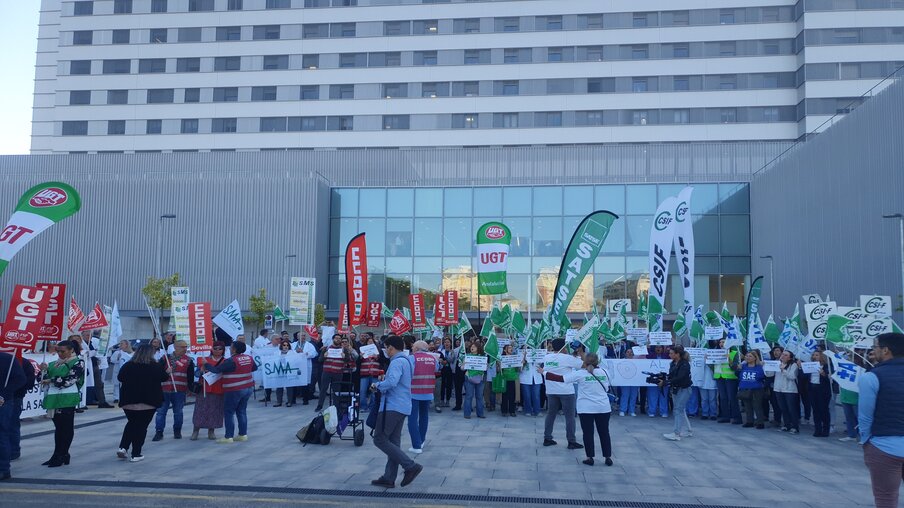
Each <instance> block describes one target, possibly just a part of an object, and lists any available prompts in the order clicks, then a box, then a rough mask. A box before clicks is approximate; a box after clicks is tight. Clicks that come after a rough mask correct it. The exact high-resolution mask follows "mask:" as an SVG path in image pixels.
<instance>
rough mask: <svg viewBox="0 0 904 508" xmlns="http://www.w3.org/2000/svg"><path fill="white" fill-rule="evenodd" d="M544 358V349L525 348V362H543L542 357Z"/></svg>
mask: <svg viewBox="0 0 904 508" xmlns="http://www.w3.org/2000/svg"><path fill="white" fill-rule="evenodd" d="M544 358H546V350H545V349H528V350H527V355H526V359H527V363H530V364H535V363H543V359H544Z"/></svg>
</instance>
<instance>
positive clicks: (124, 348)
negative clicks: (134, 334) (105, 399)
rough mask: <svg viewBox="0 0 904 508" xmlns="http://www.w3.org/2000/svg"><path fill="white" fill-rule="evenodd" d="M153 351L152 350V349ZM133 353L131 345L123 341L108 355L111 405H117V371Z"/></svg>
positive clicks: (118, 387) (118, 388) (118, 384)
mask: <svg viewBox="0 0 904 508" xmlns="http://www.w3.org/2000/svg"><path fill="white" fill-rule="evenodd" d="M152 351H153V348H152ZM134 353H135V351H134V350H133V349H132V343H131V342H129V341H127V340H125V339H123V340H121V341H119V349H117V350H116V351H114V352H113V354H112V355H110V364H111V365H113V403H114V404H118V403H119V390H120V385H121V383H120V382H119V371H120V370H122V366H123V365H125V364H126V362H128V361H129V360H131V359H132V355H133V354H134Z"/></svg>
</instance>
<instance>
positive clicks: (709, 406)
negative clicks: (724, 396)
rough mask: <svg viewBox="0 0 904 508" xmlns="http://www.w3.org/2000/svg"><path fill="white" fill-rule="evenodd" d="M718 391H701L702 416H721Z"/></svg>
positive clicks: (704, 389) (702, 389) (703, 389)
mask: <svg viewBox="0 0 904 508" xmlns="http://www.w3.org/2000/svg"><path fill="white" fill-rule="evenodd" d="M717 395H718V391H717V390H716V389H714V388H713V389H709V390H708V389H706V388H701V389H700V416H712V417H716V416H719V404H718V403H717V399H718V397H717Z"/></svg>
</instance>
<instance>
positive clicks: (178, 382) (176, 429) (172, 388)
mask: <svg viewBox="0 0 904 508" xmlns="http://www.w3.org/2000/svg"><path fill="white" fill-rule="evenodd" d="M187 350H188V344H187V343H186V342H185V341H184V340H177V341H176V342H175V343H174V344H173V354H172V356H169V355H167V356H168V357H169V364H167V359H166V358H162V359H161V360H160V364H161V365H163V367H164V368H166V367H168V368H170V369H172V372H171V373H170V376H171V377H170V379H167V380H166V381H164V382H163V383H161V386H162V387H163V405H162V406H160V407H159V408H158V409H157V422H156V426H157V432H155V433H154V438H153V439H151V441H160V440H161V439H163V429H165V428H166V413H167V411H169V408H170V407H172V408H173V438H175V439H182V408H183V407H185V394H186V393H188V387H189V382H190V381H192V379H193V378H194V376H195V365H194V362H193V361H192V359H191V357H190V356H188V355H187V354H185V353H186V351H187Z"/></svg>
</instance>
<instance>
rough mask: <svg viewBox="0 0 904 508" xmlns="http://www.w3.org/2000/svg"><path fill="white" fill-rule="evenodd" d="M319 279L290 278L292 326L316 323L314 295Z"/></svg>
mask: <svg viewBox="0 0 904 508" xmlns="http://www.w3.org/2000/svg"><path fill="white" fill-rule="evenodd" d="M316 289H317V279H312V278H306V277H292V278H291V279H290V280H289V324H290V325H292V326H302V325H313V324H314V302H315V300H314V296H315V295H316Z"/></svg>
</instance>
